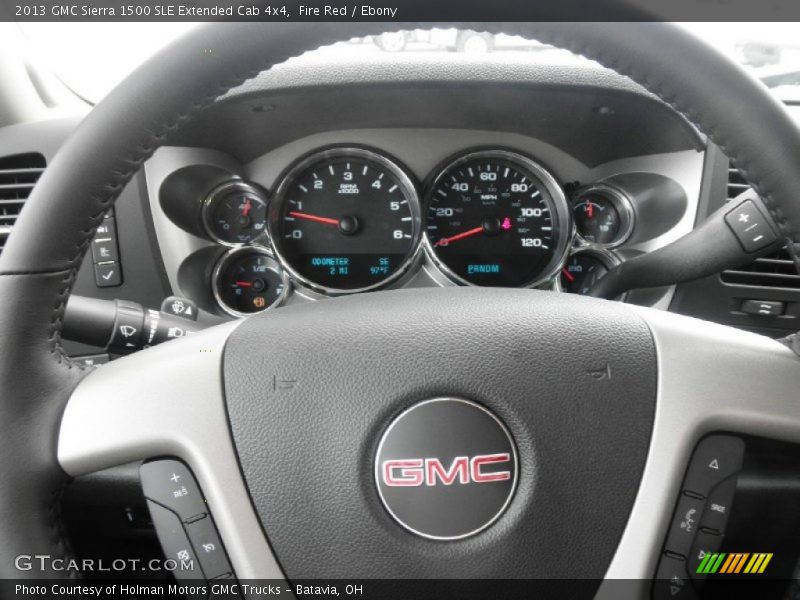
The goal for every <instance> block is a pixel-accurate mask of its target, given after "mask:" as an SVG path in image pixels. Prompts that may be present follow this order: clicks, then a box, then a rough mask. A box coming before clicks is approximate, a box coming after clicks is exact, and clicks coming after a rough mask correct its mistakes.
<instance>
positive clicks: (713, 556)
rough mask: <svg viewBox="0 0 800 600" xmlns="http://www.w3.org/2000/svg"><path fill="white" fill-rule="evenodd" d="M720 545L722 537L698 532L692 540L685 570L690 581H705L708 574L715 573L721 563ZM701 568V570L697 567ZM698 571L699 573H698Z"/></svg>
mask: <svg viewBox="0 0 800 600" xmlns="http://www.w3.org/2000/svg"><path fill="white" fill-rule="evenodd" d="M721 545H722V536H721V535H717V534H715V533H711V532H709V531H705V530H700V533H698V534H697V537H696V538H695V540H694V545H693V546H692V550H691V553H690V554H689V559H688V560H687V561H686V569H687V570H688V571H689V576H690V577H691V578H692V579H705V578H706V576H707V575H708V574H709V573H716V572H717V569H718V568H719V564H717V563H718V562H720V561H721V559H720V556H722V555H720V554H718V552H719V548H720V546H721ZM701 566H702V569H700V568H699V567H701ZM698 570H699V571H700V572H699V573H698Z"/></svg>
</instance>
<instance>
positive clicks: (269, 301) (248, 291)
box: [213, 246, 289, 317]
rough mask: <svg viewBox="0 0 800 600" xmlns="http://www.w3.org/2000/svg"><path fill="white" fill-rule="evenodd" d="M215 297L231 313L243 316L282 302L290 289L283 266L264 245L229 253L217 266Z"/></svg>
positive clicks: (214, 279) (223, 308)
mask: <svg viewBox="0 0 800 600" xmlns="http://www.w3.org/2000/svg"><path fill="white" fill-rule="evenodd" d="M213 285H214V290H213V291H214V298H216V300H217V303H218V304H219V306H220V308H222V310H224V311H225V312H226V313H228V314H229V315H233V316H235V317H243V316H247V315H249V314H252V313H256V312H260V311H262V310H267V309H268V308H272V307H274V306H277V305H279V304H280V303H281V302H282V301H283V299H284V298H285V297H286V294H287V292H288V291H289V280H288V278H287V277H286V274H285V273H284V271H283V269H281V266H280V265H279V264H278V261H276V260H275V259H274V258H272V256H271V255H270V254H269V252H268V251H267V250H266V249H264V248H258V247H255V246H246V247H244V248H236V249H234V250H231V251H230V252H228V253H227V254H225V255H224V256H223V257H222V258H221V259H220V261H219V262H218V263H217V266H216V267H215V269H214V275H213Z"/></svg>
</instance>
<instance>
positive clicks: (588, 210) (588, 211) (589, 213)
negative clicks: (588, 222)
mask: <svg viewBox="0 0 800 600" xmlns="http://www.w3.org/2000/svg"><path fill="white" fill-rule="evenodd" d="M586 216H587V217H589V218H590V219H591V218H592V217H593V216H594V205H593V204H592V203H591V202H589V203H588V204H587V205H586Z"/></svg>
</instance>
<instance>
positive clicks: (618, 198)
mask: <svg viewBox="0 0 800 600" xmlns="http://www.w3.org/2000/svg"><path fill="white" fill-rule="evenodd" d="M584 194H600V195H601V196H603V197H604V198H606V199H607V200H609V201H610V202H611V205H612V206H613V207H614V208H615V209H616V211H617V214H618V215H619V218H620V227H619V231H618V232H617V235H616V236H615V237H614V239H613V240H611V241H610V242H605V243H598V242H590V241H589V240H587V239H585V238H584V237H583V236H582V235H581V233H580V231H578V226H577V223H576V222H575V218H574V215H573V211H574V209H575V205H576V204H577V203H578V201H579V200H580V197H581V196H582V195H584ZM569 209H570V217H572V221H573V223H575V239H576V240H577V241H578V244H580V245H581V246H587V247H591V248H607V249H609V248H617V247H619V246H621V245H622V244H624V243H625V242H627V241H628V240H629V239H630V237H631V234H632V233H633V228H634V227H635V225H636V211H635V210H634V208H633V202H632V201H631V199H630V196H628V194H626V193H625V192H624V191H622V190H621V189H619V188H617V187H615V186H613V185H609V184H607V183H602V182H599V183H593V184H591V185H588V186H584V187H582V188H579V189H577V190H575V192H574V193H573V194H571V200H570V203H569Z"/></svg>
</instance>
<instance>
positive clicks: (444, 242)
mask: <svg viewBox="0 0 800 600" xmlns="http://www.w3.org/2000/svg"><path fill="white" fill-rule="evenodd" d="M482 231H483V227H475V228H474V229H470V230H469V231H462V232H461V233H457V234H456V235H451V236H450V237H448V238H442V239H440V240H439V241H438V242H436V243H435V244H434V246H447V245H448V244H449V243H451V242H455V241H457V240H463V239H464V238H465V237H469V236H471V235H477V234H479V233H481V232H482Z"/></svg>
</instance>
